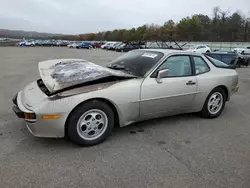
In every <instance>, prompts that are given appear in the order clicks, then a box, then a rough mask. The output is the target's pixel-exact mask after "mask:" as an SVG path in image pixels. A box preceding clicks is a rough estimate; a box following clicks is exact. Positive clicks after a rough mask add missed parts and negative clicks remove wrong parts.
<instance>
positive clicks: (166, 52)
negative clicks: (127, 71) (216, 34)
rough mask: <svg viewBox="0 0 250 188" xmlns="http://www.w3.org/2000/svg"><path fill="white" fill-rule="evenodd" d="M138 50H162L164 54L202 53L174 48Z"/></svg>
mask: <svg viewBox="0 0 250 188" xmlns="http://www.w3.org/2000/svg"><path fill="white" fill-rule="evenodd" d="M138 51H150V52H161V53H163V54H164V56H167V55H169V54H188V55H202V54H197V53H195V52H190V51H185V50H172V49H147V48H146V49H138Z"/></svg>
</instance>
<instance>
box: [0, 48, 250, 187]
mask: <svg viewBox="0 0 250 188" xmlns="http://www.w3.org/2000/svg"><path fill="white" fill-rule="evenodd" d="M119 55H121V53H118V52H110V51H105V50H100V49H94V50H76V49H67V48H57V47H51V48H46V47H44V48H40V47H35V48H18V47H0V91H1V92H0V106H1V108H0V187H1V188H5V187H18V188H22V187H25V188H29V187H32V188H33V187H53V188H54V187H55V188H57V187H58V188H64V187H65V188H69V187H70V188H71V187H72V188H73V187H77V188H78V187H88V188H89V187H93V188H98V187H109V188H113V187H114V188H115V187H129V188H144V187H150V188H151V187H164V188H167V187H171V188H183V187H188V188H196V187H198V188H201V187H211V188H217V187H218V188H222V187H226V188H229V187H233V188H237V187H238V188H249V187H250V178H249V176H250V158H249V156H250V124H249V122H250V116H249V112H250V69H248V68H241V69H237V71H238V72H239V76H240V79H239V85H240V90H239V92H238V93H237V94H236V95H234V96H233V97H232V99H231V101H230V102H228V103H227V104H226V108H225V110H224V112H223V113H222V114H221V116H220V117H219V118H217V119H213V120H207V119H202V118H200V117H199V116H197V115H196V114H187V115H180V116H175V117H170V118H162V119H156V120H151V121H147V122H142V123H138V124H135V125H131V126H128V127H125V128H117V129H115V131H114V133H113V136H112V137H110V138H109V139H108V140H106V141H105V142H104V143H102V144H100V145H97V146H94V147H87V148H80V147H78V146H76V145H74V144H72V143H70V142H69V141H66V140H63V139H39V138H35V137H33V136H32V135H31V134H30V133H29V132H28V130H27V129H26V127H25V125H24V123H23V122H22V121H21V120H19V119H17V118H16V117H15V115H14V113H13V112H12V110H11V107H12V101H11V99H12V97H13V96H14V94H15V93H16V92H17V91H19V90H20V89H22V88H23V87H24V86H25V85H27V84H28V83H30V82H31V81H33V80H34V79H37V78H38V76H39V74H38V70H37V62H38V61H41V60H48V59H55V58H84V59H86V60H89V61H92V62H94V63H98V64H101V65H106V64H107V63H108V62H109V61H110V60H112V59H114V58H116V57H118V56H119ZM121 92H122V91H121Z"/></svg>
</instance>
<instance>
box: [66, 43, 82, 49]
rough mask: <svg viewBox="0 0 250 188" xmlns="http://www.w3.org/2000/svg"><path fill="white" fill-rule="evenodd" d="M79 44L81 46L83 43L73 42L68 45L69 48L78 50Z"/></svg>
mask: <svg viewBox="0 0 250 188" xmlns="http://www.w3.org/2000/svg"><path fill="white" fill-rule="evenodd" d="M79 44H81V42H73V43H70V44H68V46H67V47H68V48H76V47H77V46H78V45H79Z"/></svg>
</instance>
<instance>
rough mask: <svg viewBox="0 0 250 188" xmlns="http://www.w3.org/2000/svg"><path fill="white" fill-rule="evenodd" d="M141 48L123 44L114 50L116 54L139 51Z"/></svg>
mask: <svg viewBox="0 0 250 188" xmlns="http://www.w3.org/2000/svg"><path fill="white" fill-rule="evenodd" d="M141 48H142V47H141V46H140V45H133V44H130V43H123V44H122V45H121V46H119V47H117V48H116V51H117V52H129V51H131V50H135V49H141Z"/></svg>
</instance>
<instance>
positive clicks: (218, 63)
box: [205, 55, 229, 68]
mask: <svg viewBox="0 0 250 188" xmlns="http://www.w3.org/2000/svg"><path fill="white" fill-rule="evenodd" d="M205 56H206V58H207V59H208V60H209V61H210V62H211V63H212V64H213V65H214V66H216V67H222V68H223V67H229V65H227V64H226V63H224V62H222V61H220V60H218V59H215V58H212V57H210V56H208V55H205Z"/></svg>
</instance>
